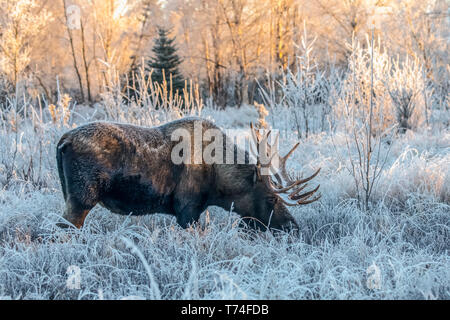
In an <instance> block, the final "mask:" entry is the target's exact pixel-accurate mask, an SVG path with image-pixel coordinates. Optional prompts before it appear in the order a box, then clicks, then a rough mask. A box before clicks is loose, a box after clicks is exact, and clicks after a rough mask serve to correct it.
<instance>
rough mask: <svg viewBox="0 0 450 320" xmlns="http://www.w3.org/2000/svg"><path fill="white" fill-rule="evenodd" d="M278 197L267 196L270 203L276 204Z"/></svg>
mask: <svg viewBox="0 0 450 320" xmlns="http://www.w3.org/2000/svg"><path fill="white" fill-rule="evenodd" d="M277 200H278V199H277V198H276V197H268V198H267V202H268V203H270V204H275V203H276V202H277Z"/></svg>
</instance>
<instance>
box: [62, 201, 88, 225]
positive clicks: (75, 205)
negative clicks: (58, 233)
mask: <svg viewBox="0 0 450 320" xmlns="http://www.w3.org/2000/svg"><path fill="white" fill-rule="evenodd" d="M93 207H94V205H92V204H91V205H87V204H84V203H82V202H81V201H78V200H77V199H74V198H73V197H70V196H69V197H68V198H67V200H66V210H65V211H64V215H63V218H64V219H66V220H67V221H69V222H70V223H71V224H73V225H74V226H75V227H76V228H78V229H80V228H81V227H82V226H83V224H84V220H85V219H86V216H87V215H88V213H89V211H90V210H91V209H92V208H93ZM58 226H60V227H68V225H67V224H62V223H61V224H58Z"/></svg>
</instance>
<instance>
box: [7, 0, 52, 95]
mask: <svg viewBox="0 0 450 320" xmlns="http://www.w3.org/2000/svg"><path fill="white" fill-rule="evenodd" d="M51 19H52V16H51V14H50V13H49V12H48V11H47V10H46V9H45V8H42V5H41V4H40V3H39V1H35V0H0V30H1V32H0V73H1V75H2V76H3V77H4V78H6V81H7V82H8V83H9V85H10V86H11V87H13V90H16V89H17V85H18V84H19V82H20V80H21V79H22V78H23V77H24V73H25V71H26V69H27V67H28V66H29V65H30V64H31V63H32V61H31V57H32V54H33V51H34V50H35V49H36V48H37V47H38V46H39V39H40V36H41V35H42V34H43V33H44V32H45V29H46V28H45V27H46V25H47V23H48V22H49V21H50V20H51Z"/></svg>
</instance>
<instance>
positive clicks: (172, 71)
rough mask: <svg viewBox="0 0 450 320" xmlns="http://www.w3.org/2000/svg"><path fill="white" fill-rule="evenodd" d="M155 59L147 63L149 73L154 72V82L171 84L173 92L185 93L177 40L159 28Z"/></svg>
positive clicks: (152, 76)
mask: <svg viewBox="0 0 450 320" xmlns="http://www.w3.org/2000/svg"><path fill="white" fill-rule="evenodd" d="M152 51H153V55H154V56H153V57H152V58H150V60H149V61H148V62H147V69H148V71H150V70H153V71H152V73H151V78H152V81H153V82H158V83H163V82H165V81H167V82H169V81H170V82H171V85H172V90H173V91H172V92H173V93H174V94H175V93H176V92H177V91H178V93H179V94H181V92H182V91H183V88H184V85H185V80H184V79H183V76H182V74H181V72H180V70H179V65H180V64H181V59H180V57H179V56H178V54H177V48H176V46H175V38H170V37H169V30H168V29H166V28H164V27H159V28H158V37H157V38H156V39H155V45H154V46H153V49H152Z"/></svg>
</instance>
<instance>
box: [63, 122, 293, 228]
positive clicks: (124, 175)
mask: <svg viewBox="0 0 450 320" xmlns="http://www.w3.org/2000/svg"><path fill="white" fill-rule="evenodd" d="M195 121H201V123H202V127H203V130H206V129H209V128H216V129H218V128H217V127H216V126H215V125H214V124H213V123H212V122H210V121H206V120H203V119H200V118H185V119H181V120H177V121H173V122H170V123H167V124H165V125H162V126H159V127H154V128H146V127H138V126H133V125H128V124H118V123H107V122H94V123H89V124H86V125H83V126H80V127H78V128H76V129H73V130H71V131H69V132H67V133H66V134H64V135H63V136H62V137H61V140H60V141H59V143H58V146H57V163H58V171H59V177H60V180H61V186H62V190H63V194H64V199H65V201H66V211H65V214H64V218H65V219H66V220H68V221H69V222H71V223H72V224H74V225H75V226H76V227H78V228H80V227H81V226H82V225H83V223H84V219H85V217H86V215H87V214H88V213H89V211H90V210H91V209H92V208H93V207H94V206H95V205H96V204H97V203H99V204H101V205H103V206H104V207H106V208H107V209H109V210H111V211H112V212H115V213H119V214H129V213H132V214H134V215H140V214H149V213H168V214H173V215H175V216H176V218H177V222H178V223H179V224H180V225H181V226H182V227H183V228H186V227H187V226H188V225H189V224H190V223H193V222H196V221H197V220H198V219H199V217H200V214H201V213H202V212H203V211H204V210H205V209H206V208H207V207H208V206H211V205H217V206H220V207H222V208H224V209H225V210H229V209H230V207H231V205H232V203H233V204H234V211H235V212H237V213H238V214H240V215H241V216H242V217H243V218H245V219H244V220H245V221H246V222H252V223H251V225H252V226H255V227H258V228H262V229H265V228H266V226H269V225H270V226H269V227H270V228H275V229H286V228H287V229H290V228H291V227H297V225H296V223H295V220H294V219H293V217H292V216H291V215H290V213H289V212H288V210H287V209H286V207H285V206H284V204H283V203H282V202H281V201H280V199H279V198H278V196H277V195H276V194H275V193H273V192H272V191H271V190H270V189H269V188H268V187H267V186H266V185H265V184H264V183H263V182H262V181H261V180H260V179H258V178H257V175H256V165H253V164H205V163H202V164H200V165H195V164H192V165H186V164H181V165H175V164H174V163H173V162H172V161H171V151H172V148H173V146H174V145H175V144H177V143H178V142H177V141H171V133H172V132H173V131H174V130H175V129H178V128H185V129H187V130H189V131H190V132H192V131H193V127H194V122H195ZM225 139H228V138H227V137H226V136H225V135H224V141H225ZM208 144H209V142H204V146H206V145H208ZM224 148H225V143H224ZM233 148H234V154H235V156H237V154H238V153H239V152H244V151H242V150H241V149H239V148H237V147H236V146H235V145H234V146H233ZM245 156H246V158H247V159H248V155H247V154H245Z"/></svg>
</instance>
